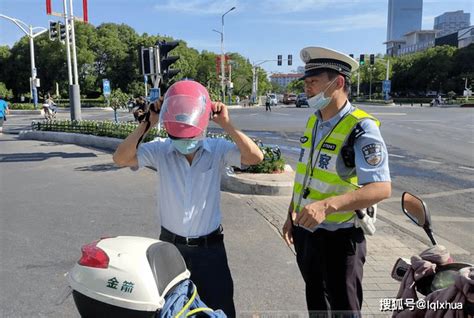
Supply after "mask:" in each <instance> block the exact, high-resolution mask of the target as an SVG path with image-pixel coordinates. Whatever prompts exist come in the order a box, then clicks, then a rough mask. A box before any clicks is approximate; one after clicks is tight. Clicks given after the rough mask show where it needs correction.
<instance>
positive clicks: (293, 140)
mask: <svg viewBox="0 0 474 318" xmlns="http://www.w3.org/2000/svg"><path fill="white" fill-rule="evenodd" d="M287 140H288V141H291V142H300V141H299V140H296V139H287Z"/></svg>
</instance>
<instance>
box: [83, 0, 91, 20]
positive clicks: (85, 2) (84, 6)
mask: <svg viewBox="0 0 474 318" xmlns="http://www.w3.org/2000/svg"><path fill="white" fill-rule="evenodd" d="M82 13H83V14H82V15H83V18H84V23H87V22H89V14H88V13H87V0H82Z"/></svg>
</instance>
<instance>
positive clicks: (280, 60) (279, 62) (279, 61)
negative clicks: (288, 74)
mask: <svg viewBox="0 0 474 318" xmlns="http://www.w3.org/2000/svg"><path fill="white" fill-rule="evenodd" d="M282 60H283V57H282V56H281V54H279V55H278V56H277V61H278V62H277V65H281V64H282V63H281V62H282Z"/></svg>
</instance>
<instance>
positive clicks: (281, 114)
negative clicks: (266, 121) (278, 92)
mask: <svg viewBox="0 0 474 318" xmlns="http://www.w3.org/2000/svg"><path fill="white" fill-rule="evenodd" d="M273 114H275V115H280V116H291V114H283V113H276V112H274V113H273Z"/></svg>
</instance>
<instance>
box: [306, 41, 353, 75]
mask: <svg viewBox="0 0 474 318" xmlns="http://www.w3.org/2000/svg"><path fill="white" fill-rule="evenodd" d="M300 57H301V60H303V62H304V63H305V67H304V69H305V71H304V75H303V77H301V79H305V78H306V77H309V76H314V75H318V74H319V73H320V72H321V69H331V70H335V71H337V72H339V73H340V74H342V75H345V76H350V75H351V72H354V71H356V70H357V69H358V68H359V63H358V62H357V61H356V60H354V59H353V58H352V57H350V56H349V55H346V54H344V53H341V52H338V51H335V50H331V49H327V48H324V47H314V46H310V47H305V48H304V49H302V50H301V52H300Z"/></svg>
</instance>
